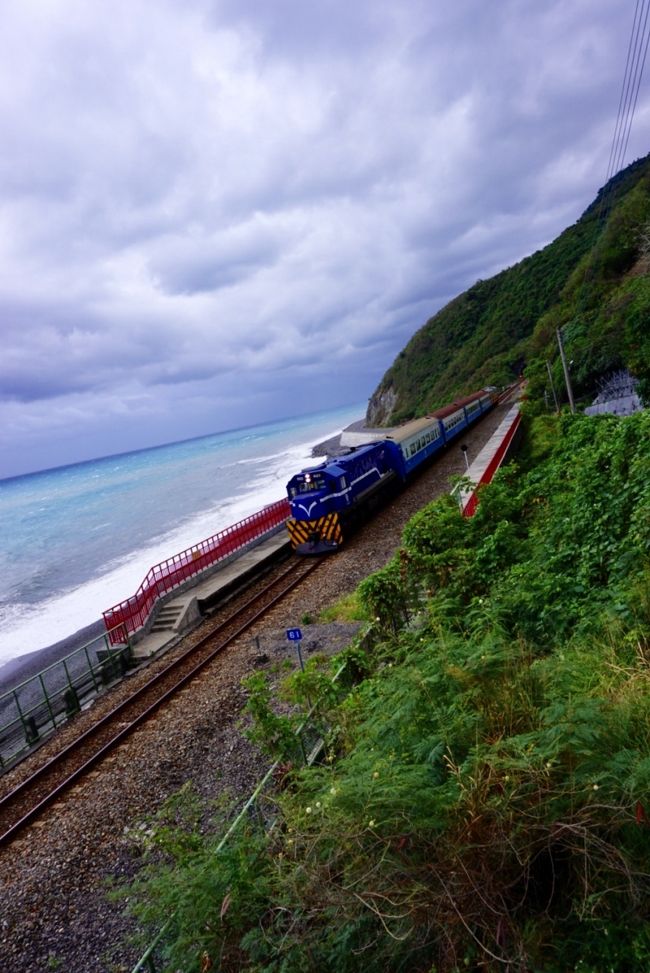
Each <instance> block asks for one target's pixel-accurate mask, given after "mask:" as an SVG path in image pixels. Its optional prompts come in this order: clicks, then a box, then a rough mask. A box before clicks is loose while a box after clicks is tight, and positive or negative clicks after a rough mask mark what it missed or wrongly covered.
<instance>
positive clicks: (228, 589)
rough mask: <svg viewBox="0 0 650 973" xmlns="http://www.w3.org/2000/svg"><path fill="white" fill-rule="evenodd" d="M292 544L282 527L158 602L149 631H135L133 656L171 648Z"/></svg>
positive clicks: (139, 659) (148, 655) (147, 655)
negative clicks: (185, 587)
mask: <svg viewBox="0 0 650 973" xmlns="http://www.w3.org/2000/svg"><path fill="white" fill-rule="evenodd" d="M290 553H291V543H290V541H289V536H288V534H287V531H286V529H285V528H284V527H283V528H282V529H281V530H279V531H277V533H275V534H273V535H272V536H271V537H267V538H265V539H264V540H262V541H260V542H259V543H256V544H252V545H251V546H250V547H248V548H245V549H244V550H243V551H241V552H237V554H236V555H235V556H233V557H232V559H230V560H228V561H227V562H226V563H223V564H219V565H218V568H217V570H215V571H213V572H211V573H210V574H209V576H208V577H205V578H204V579H203V580H200V579H199V580H196V581H195V582H194V583H193V584H192V586H191V587H190V588H187V589H186V590H184V591H182V592H180V593H178V594H176V595H174V594H173V593H172V594H171V595H170V596H169V597H168V598H167V599H161V601H160V602H159V604H157V605H156V608H155V610H154V612H153V613H152V616H151V619H150V620H149V623H148V625H147V631H145V632H144V633H142V634H138V633H136V635H135V637H134V638H133V641H132V647H133V658H134V660H136V661H137V662H143V661H144V660H145V659H149V658H151V657H152V656H154V655H157V654H158V653H159V652H162V651H163V650H164V649H169V648H171V646H172V645H174V644H175V643H176V642H178V641H179V640H180V639H181V638H183V636H185V635H187V633H188V632H189V631H191V630H192V629H193V628H195V627H196V626H197V625H198V624H199V622H200V621H201V620H202V619H203V618H205V616H206V615H208V614H209V613H210V611H211V610H213V609H214V608H216V607H217V606H219V605H223V604H225V602H227V601H228V600H229V598H232V597H233V596H234V594H235V593H236V592H237V591H239V590H240V589H241V587H242V586H243V585H244V584H246V583H247V582H248V581H249V580H250V579H251V578H252V577H253V576H254V575H255V574H258V573H259V572H260V571H261V570H264V568H266V567H268V568H270V567H271V566H272V565H273V564H275V563H276V562H277V561H280V560H282V559H283V558H285V557H288V556H289V555H290Z"/></svg>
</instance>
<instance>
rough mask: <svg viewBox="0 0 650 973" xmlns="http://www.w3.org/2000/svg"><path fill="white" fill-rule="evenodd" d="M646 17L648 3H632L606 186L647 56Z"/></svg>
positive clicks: (626, 134)
mask: <svg viewBox="0 0 650 973" xmlns="http://www.w3.org/2000/svg"><path fill="white" fill-rule="evenodd" d="M649 14H650V0H636V7H635V10H634V19H633V22H632V31H631V34H630V41H629V44H628V50H627V59H626V64H625V74H624V76H623V84H622V86H621V96H620V99H619V105H618V114H617V118H616V125H615V128H614V137H613V139H612V147H611V150H610V155H609V165H608V169H607V179H606V181H607V182H608V181H609V179H610V178H611V177H612V176H613V175H615V173H617V172H618V171H619V169H621V167H622V165H623V162H624V159H625V153H626V151H627V146H628V142H629V139H630V132H631V130H632V122H633V120H634V114H635V112H636V106H637V101H638V97H639V89H640V87H641V79H642V77H643V69H644V66H645V60H646V55H647V52H648V42H649V41H650V32H649V31H648V15H649Z"/></svg>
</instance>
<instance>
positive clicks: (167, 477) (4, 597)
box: [0, 404, 365, 665]
mask: <svg viewBox="0 0 650 973" xmlns="http://www.w3.org/2000/svg"><path fill="white" fill-rule="evenodd" d="M364 412H365V404H357V405H355V406H348V407H346V408H340V409H336V410H333V411H328V412H320V413H317V414H314V415H309V416H302V417H299V418H293V419H284V420H280V421H277V422H270V423H266V424H264V425H259V426H251V427H249V428H246V429H238V430H233V431H230V432H220V433H215V434H214V435H210V436H202V437H201V438H199V439H191V440H185V441H183V442H178V443H170V444H168V445H166V446H158V447H155V448H152V449H144V450H138V451H136V452H130V453H124V454H121V455H118V456H107V457H104V458H102V459H96V460H91V461H88V462H84V463H77V464H75V465H71V466H64V467H59V468H57V469H53V470H45V471H43V472H42V473H31V474H29V475H27V476H19V477H14V478H12V479H8V480H0V665H2V664H3V663H4V662H7V661H8V660H11V659H17V658H18V657H20V656H23V655H26V654H28V653H31V652H34V651H35V650H38V649H41V648H44V647H46V646H49V645H51V644H52V643H54V642H57V641H59V640H61V639H64V638H66V637H68V636H69V635H71V634H73V633H74V632H76V631H78V630H79V629H81V628H83V627H85V626H86V625H90V624H92V623H93V622H95V621H96V620H97V619H98V618H100V617H101V614H102V612H103V611H104V610H106V609H107V608H110V607H111V606H112V605H114V604H115V603H117V602H118V601H121V600H123V599H124V598H128V597H129V596H130V595H132V594H133V593H134V592H135V591H136V589H137V587H138V585H139V584H140V582H141V581H142V580H143V578H144V576H145V575H146V573H147V571H148V570H149V568H150V567H152V566H153V565H154V564H157V563H158V562H159V561H163V560H165V559H166V558H168V557H171V555H173V554H176V553H178V552H180V551H182V550H184V549H185V548H187V547H191V546H192V545H193V544H196V543H197V542H198V541H200V540H203V538H205V537H209V536H210V535H211V534H214V533H216V532H217V531H219V530H221V529H222V528H224V527H227V526H229V525H230V524H234V523H236V522H237V521H238V520H241V519H242V518H243V517H245V516H247V515H248V514H250V513H253V512H255V511H256V510H259V509H260V508H262V507H263V506H265V505H266V504H268V503H271V502H273V501H274V500H279V499H281V498H282V497H283V496H285V486H286V483H287V481H288V480H289V478H290V477H291V476H292V475H293V474H294V473H295V472H296V471H298V470H299V469H302V468H303V467H305V466H309V465H312V464H315V463H317V462H318V460H312V459H311V449H312V447H313V446H314V445H315V444H316V443H318V442H321V441H322V440H324V439H326V438H328V437H329V436H331V435H334V434H336V433H338V432H340V430H341V429H342V428H343V427H344V426H346V425H348V424H349V423H350V422H352V421H353V420H354V419H358V418H360V417H361V416H362V415H363V413H364Z"/></svg>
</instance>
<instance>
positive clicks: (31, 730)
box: [0, 629, 131, 770]
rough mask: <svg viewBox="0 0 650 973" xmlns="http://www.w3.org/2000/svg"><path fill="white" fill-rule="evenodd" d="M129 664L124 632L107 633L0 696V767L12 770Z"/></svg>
mask: <svg viewBox="0 0 650 973" xmlns="http://www.w3.org/2000/svg"><path fill="white" fill-rule="evenodd" d="M116 641H119V642H120V643H121V644H120V647H119V648H116V647H115V642H116ZM130 666H131V645H130V643H129V639H128V634H127V633H126V632H125V631H124V630H123V629H122V630H121V631H120V632H119V633H118V632H107V633H106V634H105V635H100V636H98V637H97V638H95V639H93V640H92V641H91V642H88V643H87V644H86V645H82V646H80V648H78V649H75V650H74V652H71V653H70V654H69V655H67V656H65V658H63V659H61V660H60V661H59V662H55V663H53V665H51V666H48V668H47V669H43V670H42V671H41V672H38V673H36V675H34V676H31V677H30V678H29V679H26V680H25V681H24V682H21V683H20V684H19V685H18V686H15V687H14V688H13V689H11V690H10V691H9V692H7V693H4V694H3V695H2V696H0V768H1V769H3V770H4V769H6V768H7V767H9V766H12V765H13V764H14V763H15V762H16V761H17V760H18V759H19V758H20V757H21V756H22V755H23V754H24V753H25V752H27V751H29V750H31V749H33V748H34V747H35V746H36V745H37V744H38V743H40V741H41V740H42V739H43V738H44V737H46V736H49V734H50V733H52V732H53V731H54V730H55V729H56V728H57V727H58V726H60V725H61V724H62V723H65V722H66V720H68V719H70V717H71V716H74V715H75V714H76V713H78V712H79V711H80V709H81V707H82V706H83V705H84V703H85V702H87V701H88V700H89V699H92V698H94V697H95V696H96V695H97V694H98V693H99V692H101V690H102V689H103V688H105V687H106V686H109V685H111V684H112V683H114V682H117V680H119V679H121V678H122V676H123V675H124V673H125V672H126V670H127V669H129V668H130Z"/></svg>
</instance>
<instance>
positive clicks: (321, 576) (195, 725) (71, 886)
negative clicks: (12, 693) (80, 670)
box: [0, 406, 510, 973]
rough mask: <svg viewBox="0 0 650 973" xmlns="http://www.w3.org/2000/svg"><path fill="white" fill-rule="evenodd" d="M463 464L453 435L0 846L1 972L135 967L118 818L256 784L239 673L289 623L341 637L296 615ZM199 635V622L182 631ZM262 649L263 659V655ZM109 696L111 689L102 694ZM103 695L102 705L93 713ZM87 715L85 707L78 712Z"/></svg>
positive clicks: (345, 582) (478, 441)
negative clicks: (114, 887)
mask: <svg viewBox="0 0 650 973" xmlns="http://www.w3.org/2000/svg"><path fill="white" fill-rule="evenodd" d="M509 408H510V407H509V406H501V407H499V408H497V409H496V410H495V411H494V412H493V413H492V414H491V415H489V416H487V417H486V418H485V419H484V420H483V421H482V423H481V424H480V425H479V426H478V427H476V428H474V429H473V430H471V432H469V433H467V434H466V435H465V436H464V437H463V442H465V443H466V444H467V446H468V447H469V452H468V457H469V460H470V462H471V461H472V459H473V458H474V457H475V456H476V455H477V453H478V452H479V450H480V449H481V447H482V446H483V445H484V443H485V442H486V441H487V439H488V438H489V436H490V435H491V434H492V432H493V431H494V429H495V428H496V427H497V425H498V424H499V422H500V421H501V419H502V418H503V416H504V414H505V412H507V410H508V409H509ZM464 471H465V463H464V459H463V455H462V453H461V451H460V449H459V448H458V446H454V447H452V448H451V449H450V450H449V451H448V452H447V453H445V454H444V455H443V456H442V457H441V458H440V459H439V460H438V461H437V462H436V463H435V464H434V465H433V466H432V467H431V468H430V469H428V470H426V471H425V472H424V473H423V474H422V475H421V476H419V477H418V478H417V480H416V481H415V482H414V483H413V484H412V485H411V486H410V487H409V489H408V490H407V491H406V492H404V493H403V494H401V495H400V496H399V497H398V498H397V499H396V500H395V501H393V502H392V503H391V504H390V506H388V507H387V508H386V509H384V510H383V511H381V513H380V514H379V515H378V516H377V517H375V518H374V520H373V521H372V523H371V524H370V525H369V526H368V527H366V528H365V529H364V530H363V531H362V532H360V533H359V534H358V535H356V536H355V537H354V538H353V539H352V540H351V541H350V542H349V543H348V544H346V546H345V547H344V548H343V549H342V550H341V551H340V552H339V553H338V554H336V555H333V556H331V557H330V558H329V559H328V561H327V564H326V565H325V566H324V567H323V568H322V569H321V570H319V571H318V572H317V573H316V575H315V576H314V578H313V579H311V580H308V581H307V582H306V583H305V584H304V585H303V586H301V587H300V588H299V589H297V591H296V592H294V593H293V594H292V595H290V596H289V598H288V599H287V600H286V601H285V602H284V603H283V605H282V606H281V607H278V608H276V609H274V611H273V612H272V613H271V615H269V616H267V618H266V619H265V621H264V622H263V623H262V625H260V627H259V630H258V631H257V632H256V634H257V635H258V636H259V640H260V641H259V648H258V646H257V645H256V643H255V642H254V640H253V638H252V637H251V636H247V637H243V638H242V639H241V640H239V642H238V643H236V644H235V645H234V646H233V647H232V648H230V649H229V650H228V651H227V652H226V653H225V654H224V655H223V656H222V657H221V658H220V659H219V660H218V661H217V663H215V664H214V665H212V666H211V667H210V668H209V669H208V670H207V671H206V673H205V675H204V676H203V677H202V678H201V679H200V680H196V681H195V682H194V683H192V685H191V687H189V688H187V689H185V690H183V691H182V692H181V693H180V695H179V696H178V698H177V699H176V700H175V701H174V702H172V703H171V704H170V705H169V706H167V707H166V708H165V710H164V712H161V713H159V714H158V715H157V716H156V717H155V719H152V720H151V721H149V723H148V724H147V725H146V726H145V727H144V728H143V729H142V730H141V731H140V732H138V733H136V734H135V735H134V736H133V737H132V738H130V739H129V740H128V741H127V742H126V743H125V744H124V745H123V746H122V747H121V748H120V749H119V750H118V751H117V752H116V753H115V754H114V755H112V756H111V757H109V758H108V759H106V760H105V761H104V762H103V763H102V764H101V765H100V766H99V768H98V769H96V770H95V771H94V772H93V773H91V775H90V776H89V777H88V778H87V779H86V780H85V781H84V782H83V783H81V784H79V785H77V786H76V787H75V788H74V789H73V790H71V791H70V792H69V794H68V795H67V796H66V797H64V798H63V799H62V800H61V801H59V803H58V804H56V805H55V806H54V807H53V808H52V809H50V811H48V812H47V814H46V815H45V816H44V818H43V819H42V821H39V822H38V823H37V824H36V825H34V826H33V827H31V828H30V829H28V830H27V831H26V832H25V834H24V835H23V836H22V837H21V838H19V839H18V840H17V841H15V842H14V843H13V844H12V845H11V846H9V847H8V848H7V849H5V850H4V851H3V852H2V857H1V859H0V889H1V899H0V903H1V904H0V970H1V971H2V973H27V971H29V973H41V971H43V973H47V971H52V970H61V971H65V973H122V971H124V973H126V971H129V970H131V969H132V967H133V965H134V964H135V962H136V960H137V959H138V956H139V955H140V950H139V949H135V948H133V947H131V946H128V945H125V942H124V939H125V937H126V936H127V934H128V933H129V932H130V931H132V930H133V923H132V921H131V920H130V919H129V918H128V917H127V916H125V915H124V914H123V912H122V906H120V905H118V904H116V903H114V902H110V901H108V899H107V897H106V883H107V881H108V880H109V879H116V878H117V879H120V878H124V877H128V876H132V875H134V874H135V873H136V871H137V869H138V854H137V849H136V847H135V845H134V843H133V841H132V840H131V839H129V837H128V835H127V833H126V831H127V829H128V828H133V827H137V825H138V824H139V823H140V822H142V821H143V819H144V818H145V816H146V815H147V814H150V813H152V812H153V811H155V810H156V808H158V807H159V806H160V804H161V803H162V802H163V801H164V800H165V798H166V797H168V796H169V795H170V794H172V793H174V792H175V791H177V790H178V789H179V787H180V786H181V785H182V784H183V783H185V781H187V780H192V781H193V782H194V785H195V787H196V789H197V790H198V791H199V793H200V794H201V795H203V796H204V797H206V798H215V797H217V796H219V794H221V793H223V791H224V790H228V791H229V792H231V793H235V794H238V795H241V796H247V795H248V794H249V793H250V792H251V791H252V790H253V788H254V786H255V783H256V781H257V780H258V779H259V778H260V777H261V776H262V774H263V773H264V771H265V769H266V766H267V763H268V761H267V760H266V758H264V757H263V756H262V755H260V754H259V753H258V752H257V751H256V750H255V748H254V747H253V746H252V745H251V744H250V743H248V741H247V740H245V739H244V738H243V737H242V736H241V734H240V732H239V729H238V725H239V722H240V718H241V717H240V714H241V709H242V706H243V704H244V702H245V694H244V691H243V690H242V688H241V679H242V677H243V676H245V675H247V674H248V673H250V672H251V671H252V669H254V668H259V666H260V665H261V664H262V665H267V666H273V664H274V662H275V661H277V660H278V659H281V658H283V657H287V658H291V657H292V656H291V650H290V649H289V647H288V643H287V642H286V639H285V629H286V628H287V627H292V626H295V625H299V626H301V627H302V628H303V631H304V636H305V642H304V643H303V647H304V648H305V649H306V650H307V652H309V650H310V649H311V650H312V651H316V650H317V651H329V652H333V651H338V650H339V649H341V648H343V647H344V646H345V645H346V644H347V643H348V641H349V639H350V637H351V634H352V632H353V627H352V626H346V625H342V624H334V625H331V626H322V625H308V626H305V625H304V624H302V618H303V617H304V616H305V615H307V614H310V615H313V616H315V615H316V614H317V613H318V612H319V611H320V609H322V608H323V607H324V606H325V605H327V604H329V603H331V602H332V601H334V600H336V599H337V598H338V597H340V596H341V595H344V594H346V593H348V592H350V591H352V590H353V589H354V588H355V587H356V585H357V584H358V582H359V581H361V580H362V579H363V578H364V577H366V576H367V575H368V574H369V573H371V572H372V571H373V570H376V569H377V568H378V567H381V566H382V565H383V564H385V563H386V561H387V560H388V559H389V558H390V557H391V555H392V554H393V552H394V551H395V549H396V548H397V547H398V546H399V541H400V536H401V531H402V528H403V526H404V524H405V523H406V521H407V520H408V519H409V518H410V517H411V516H412V515H413V514H414V513H415V512H416V511H417V510H419V509H420V508H421V507H422V506H423V505H424V504H426V503H427V502H428V501H430V500H431V499H433V498H434V497H436V496H439V495H440V494H441V493H444V492H446V491H447V490H448V489H449V484H450V477H451V476H453V475H456V474H462V473H464ZM200 634H201V629H197V630H196V632H194V633H193V634H192V635H191V636H189V638H190V639H191V638H197V637H198V636H199V635H200ZM261 654H262V655H266V656H268V659H269V661H268V662H264V661H263V660H261V659H260V655H261ZM156 664H158V663H154V665H156ZM134 678H140V677H139V676H136V677H134ZM122 691H124V690H122ZM116 693H118V694H119V693H120V689H118V690H116ZM114 699H115V695H113V694H110V702H111V703H112V701H113V700H114ZM108 702H109V701H107V700H103V701H101V702H98V703H97V704H96V707H97V708H96V709H95V710H94V712H99V711H100V709H101V708H102V707H104V706H106V705H108ZM92 718H93V715H92V713H86V714H82V716H81V717H80V719H82V720H90V719H92ZM65 732H66V731H65V730H63V731H62V733H63V734H65ZM48 752H49V751H48V747H47V746H46V747H44V748H42V749H41V750H40V751H39V752H38V753H37V754H36V755H34V757H33V758H31V759H32V760H33V761H38V762H41V761H42V760H44V759H45V758H46V757H47V755H48ZM33 766H34V763H32V762H30V761H25V762H24V763H23V764H22V765H20V767H19V768H16V770H14V771H13V772H12V773H11V775H6V778H5V779H3V781H2V784H3V789H6V788H7V787H10V786H14V785H15V784H16V783H17V782H18V781H19V780H20V779H21V777H22V776H24V775H25V774H26V773H28V772H29V771H30V770H31V769H32V768H33ZM162 918H163V917H161V920H162Z"/></svg>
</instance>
